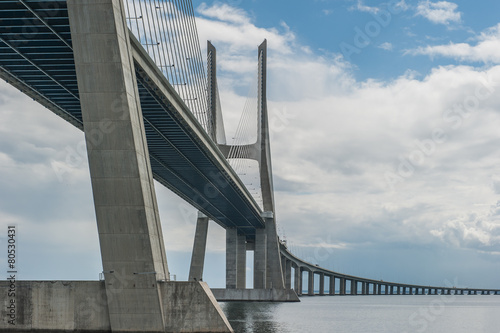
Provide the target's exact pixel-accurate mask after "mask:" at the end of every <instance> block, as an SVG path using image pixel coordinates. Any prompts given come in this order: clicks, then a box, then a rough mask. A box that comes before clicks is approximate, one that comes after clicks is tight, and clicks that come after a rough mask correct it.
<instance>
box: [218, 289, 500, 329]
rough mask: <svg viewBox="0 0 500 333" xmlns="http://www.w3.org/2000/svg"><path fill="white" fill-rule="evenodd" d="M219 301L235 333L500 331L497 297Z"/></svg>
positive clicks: (316, 298) (318, 298)
mask: <svg viewBox="0 0 500 333" xmlns="http://www.w3.org/2000/svg"><path fill="white" fill-rule="evenodd" d="M221 305H222V309H223V310H224V313H225V314H226V316H227V317H228V319H229V321H230V322H231V325H232V326H233V328H234V330H235V332H236V333H250V332H252V333H285V332H286V333H295V332H297V333H298V332H300V333H309V332H315V333H321V332H325V333H326V332H328V333H331V332H336V333H337V332H346V333H358V332H359V333H376V332H384V333H410V332H419V333H423V332H426V333H483V332H484V333H500V296H486V295H485V296H453V295H448V296H445V295H442V296H356V297H339V296H337V297H335V296H333V297H328V296H324V297H318V296H316V297H302V298H301V302H300V303H240V302H228V303H221Z"/></svg>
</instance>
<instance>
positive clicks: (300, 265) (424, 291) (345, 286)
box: [280, 243, 500, 296]
mask: <svg viewBox="0 0 500 333" xmlns="http://www.w3.org/2000/svg"><path fill="white" fill-rule="evenodd" d="M280 249H281V260H282V261H285V262H286V265H290V266H289V267H291V268H293V270H294V272H293V274H292V273H291V274H290V276H293V277H294V281H293V284H292V285H293V289H294V290H295V292H296V293H297V295H299V296H302V295H304V283H305V279H307V291H306V293H305V295H307V296H325V295H330V296H348V295H349V296H357V295H380V296H382V295H383V296H386V295H387V296H389V295H443V296H445V295H500V290H497V289H490V290H488V289H460V288H455V287H428V286H417V285H407V284H400V283H392V282H384V281H382V280H379V281H376V280H370V279H365V278H361V277H355V276H350V275H345V274H341V273H338V272H334V271H331V270H327V269H324V268H321V267H319V266H317V265H314V264H311V263H308V262H305V261H303V260H301V259H299V258H297V257H295V256H294V255H293V254H291V253H290V252H289V251H288V249H287V248H286V245H285V244H284V243H281V247H280ZM316 276H317V277H319V279H317V278H316V279H315V277H316ZM326 279H328V280H329V283H327V281H326ZM318 280H319V283H317V282H316V281H318ZM290 283H291V282H290ZM327 287H328V291H327V290H326V288H327Z"/></svg>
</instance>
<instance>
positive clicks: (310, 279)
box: [307, 271, 314, 296]
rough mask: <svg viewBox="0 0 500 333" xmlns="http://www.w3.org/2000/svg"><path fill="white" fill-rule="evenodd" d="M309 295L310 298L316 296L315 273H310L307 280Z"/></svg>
mask: <svg viewBox="0 0 500 333" xmlns="http://www.w3.org/2000/svg"><path fill="white" fill-rule="evenodd" d="M307 294H308V295H309V296H314V272H313V271H309V276H308V278H307Z"/></svg>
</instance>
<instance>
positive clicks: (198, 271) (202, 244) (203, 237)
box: [188, 212, 208, 281]
mask: <svg viewBox="0 0 500 333" xmlns="http://www.w3.org/2000/svg"><path fill="white" fill-rule="evenodd" d="M207 235H208V217H207V216H205V214H203V213H201V212H198V220H197V222H196V231H195V234H194V244H193V253H192V256H191V268H190V269H189V278H188V280H189V281H203V267H204V264H205V251H206V248H207Z"/></svg>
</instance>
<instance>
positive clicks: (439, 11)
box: [417, 0, 462, 25]
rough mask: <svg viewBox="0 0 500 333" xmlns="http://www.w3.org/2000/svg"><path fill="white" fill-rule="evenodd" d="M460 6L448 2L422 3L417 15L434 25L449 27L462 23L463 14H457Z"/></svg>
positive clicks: (419, 5) (418, 6)
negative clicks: (452, 24)
mask: <svg viewBox="0 0 500 333" xmlns="http://www.w3.org/2000/svg"><path fill="white" fill-rule="evenodd" d="M457 9H458V5H457V4H456V3H453V2H448V1H438V2H431V1H429V0H426V1H420V2H419V3H418V5H417V15H420V16H423V17H425V18H426V19H428V20H429V21H431V22H432V23H436V24H444V25H449V24H451V23H460V22H461V21H462V13H461V12H457Z"/></svg>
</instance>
